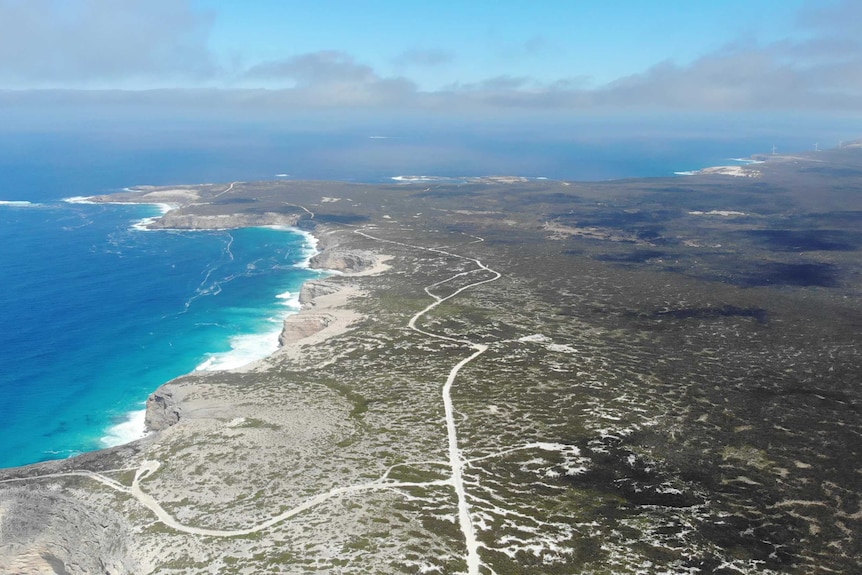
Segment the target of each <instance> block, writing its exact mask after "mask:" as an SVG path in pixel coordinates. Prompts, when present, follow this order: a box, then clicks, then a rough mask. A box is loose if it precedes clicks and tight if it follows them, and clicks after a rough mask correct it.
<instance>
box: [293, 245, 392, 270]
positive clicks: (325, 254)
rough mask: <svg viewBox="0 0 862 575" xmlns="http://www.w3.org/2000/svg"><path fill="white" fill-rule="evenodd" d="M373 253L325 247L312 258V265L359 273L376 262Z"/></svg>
mask: <svg viewBox="0 0 862 575" xmlns="http://www.w3.org/2000/svg"><path fill="white" fill-rule="evenodd" d="M376 261H377V260H376V258H375V256H374V254H373V253H371V252H367V251H364V250H342V249H338V248H335V247H333V248H329V249H325V250H324V251H322V252H321V253H319V254H317V255H316V256H314V257H313V258H311V262H310V264H311V266H312V267H314V268H319V269H327V270H335V271H339V272H345V273H359V272H362V271H364V270H366V269H368V268H371V267H373V266H374V264H375V263H376Z"/></svg>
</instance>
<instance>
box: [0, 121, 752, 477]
mask: <svg viewBox="0 0 862 575" xmlns="http://www.w3.org/2000/svg"><path fill="white" fill-rule="evenodd" d="M109 136H110V137H109ZM216 136H219V135H218V134H216V135H213V134H207V137H206V138H202V137H196V136H195V135H191V136H189V137H187V138H185V139H182V138H178V137H177V136H176V135H174V137H173V138H171V139H169V140H164V141H162V140H160V139H159V138H157V137H155V136H152V137H150V138H146V137H143V136H142V137H140V138H128V139H122V138H119V137H117V136H116V135H105V134H89V135H88V134H74V135H69V134H66V135H63V134H6V133H2V132H0V245H2V246H4V249H2V250H0V282H2V283H0V398H2V402H3V405H4V408H5V409H4V417H3V418H2V419H0V467H8V466H15V465H22V464H26V463H32V462H36V461H42V460H46V459H55V458H62V457H68V456H70V455H74V454H77V453H81V452H83V451H88V450H93V449H98V448H100V447H103V446H105V445H112V444H117V443H121V442H124V441H127V440H129V439H132V438H134V437H136V436H138V435H139V434H140V433H141V429H142V418H141V413H142V412H141V410H142V409H143V404H144V401H145V400H146V398H147V396H148V395H149V394H150V393H151V392H152V391H153V390H155V389H156V388H157V387H158V386H159V385H161V384H162V383H164V382H165V381H168V380H170V379H172V378H174V377H177V376H179V375H182V374H184V373H188V372H190V371H193V370H195V369H218V368H226V367H236V366H239V365H241V364H243V363H245V362H247V361H250V360H252V359H255V358H259V357H262V356H264V355H267V354H268V353H270V352H271V351H273V350H274V349H275V346H276V341H277V339H276V338H277V334H278V331H279V329H280V326H281V320H282V319H283V317H284V316H285V315H286V314H287V313H290V312H291V311H295V309H296V305H297V303H296V298H295V296H296V294H297V293H298V292H299V289H300V286H301V284H302V283H303V282H304V281H306V280H308V279H309V278H312V277H315V276H316V272H314V271H311V270H308V269H306V268H305V267H303V264H304V262H305V261H306V259H307V258H308V256H309V254H310V253H311V245H310V240H309V238H308V237H307V236H303V235H301V234H298V233H296V232H292V231H289V230H276V229H261V228H255V229H242V230H233V231H207V232H178V231H142V230H139V229H136V228H135V227H134V224H135V222H138V221H140V220H141V219H143V218H145V217H150V216H153V215H156V214H157V213H158V211H157V209H156V208H155V207H154V206H142V205H137V206H136V205H92V204H82V203H70V202H67V201H64V199H65V198H70V197H75V196H89V195H94V194H103V193H108V192H111V191H118V190H120V189H122V188H123V187H125V186H133V185H138V184H156V185H158V184H176V183H198V182H224V181H234V180H252V179H274V178H275V177H276V174H288V176H287V177H293V178H315V179H343V180H360V181H369V182H375V181H391V180H390V178H392V177H393V176H399V175H416V174H432V175H439V176H463V175H486V174H501V173H505V174H517V175H525V176H534V177H552V178H568V179H592V178H613V177H629V176H656V175H667V176H669V175H672V173H673V172H674V171H678V170H690V169H697V168H700V167H704V166H707V165H714V164H716V163H720V162H724V163H726V162H725V160H726V159H727V158H730V157H735V156H745V155H748V154H751V153H755V152H760V151H763V149H768V145H767V143H766V142H750V141H748V142H727V141H725V142H718V143H716V142H700V144H699V145H692V144H691V142H670V143H664V144H663V145H658V146H657V145H655V144H654V143H649V142H645V141H642V142H632V141H623V142H617V143H615V144H614V143H605V144H603V145H600V146H599V145H595V144H589V143H578V142H561V141H559V140H558V141H542V140H540V139H532V140H524V141H520V140H517V139H508V140H507V139H501V138H499V137H480V136H470V135H463V136H462V137H460V138H455V139H453V138H452V137H451V135H448V134H446V135H437V136H434V135H433V134H431V135H428V134H426V135H423V134H402V135H400V136H399V137H394V138H391V139H376V138H375V139H369V138H368V137H367V135H365V134H357V133H345V134H323V135H314V134H305V135H296V134H293V135H290V134H276V133H268V134H245V135H244V136H243V137H237V135H236V134H234V133H230V134H222V135H221V136H219V137H216ZM450 140H451V142H450Z"/></svg>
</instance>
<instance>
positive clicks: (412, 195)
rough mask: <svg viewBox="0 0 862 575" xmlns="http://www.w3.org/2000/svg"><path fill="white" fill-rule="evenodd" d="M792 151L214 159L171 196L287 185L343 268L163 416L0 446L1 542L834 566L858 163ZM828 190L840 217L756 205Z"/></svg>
mask: <svg viewBox="0 0 862 575" xmlns="http://www.w3.org/2000/svg"><path fill="white" fill-rule="evenodd" d="M769 164H779V163H778V162H769ZM821 165H822V164H818V168H819V167H820V166H821ZM856 165H857V166H858V165H862V157H860V158H859V159H858V160H857V162H856ZM810 167H811V165H810V164H809V165H803V166H798V167H797V166H796V164H795V163H794V162H786V163H780V164H779V165H773V166H769V165H767V166H764V170H763V173H764V175H763V178H762V179H761V180H753V179H749V178H736V179H733V180H732V179H731V178H723V177H719V178H718V179H716V178H709V177H702V178H693V179H690V180H688V179H687V180H685V181H683V180H682V179H673V178H662V179H651V180H636V181H615V182H600V183H593V184H578V183H567V182H554V181H548V182H518V183H515V184H513V185H511V186H510V185H509V184H499V183H498V184H495V185H493V186H492V185H485V184H482V185H476V184H470V185H468V186H462V185H454V184H453V185H441V186H437V187H434V188H432V187H430V186H428V185H426V184H419V185H415V186H414V187H412V188H406V187H404V185H403V184H402V185H400V186H401V187H399V188H396V187H395V185H391V186H363V185H359V184H346V183H338V182H289V183H283V184H273V183H271V182H269V183H263V182H262V183H248V184H244V185H243V186H237V187H238V188H240V189H239V190H237V192H236V194H230V195H228V194H227V190H224V186H222V187H220V188H216V187H215V186H213V187H211V195H210V199H212V198H213V197H215V198H217V200H218V201H214V202H212V203H209V204H199V205H196V206H194V207H193V208H187V209H186V210H185V211H186V215H188V212H190V211H192V210H195V211H198V210H199V211H201V212H203V214H202V215H204V216H218V215H223V214H224V213H226V212H228V211H230V210H232V209H237V210H243V211H244V212H245V213H246V214H250V215H252V216H254V215H260V214H262V213H264V212H266V211H271V210H273V209H275V210H278V209H281V210H283V212H282V216H284V217H298V218H299V220H298V221H299V227H300V229H301V230H303V231H304V232H306V233H310V234H311V235H312V237H314V238H316V239H318V240H319V248H320V253H319V254H317V255H316V256H315V257H313V258H309V260H308V265H309V266H315V267H321V268H325V269H339V270H341V273H333V274H332V275H330V276H328V277H326V278H322V279H314V280H309V281H306V282H305V283H304V284H303V286H302V289H301V290H300V298H299V299H300V301H301V303H302V309H301V311H300V313H298V314H295V315H293V316H290V318H288V319H287V320H286V321H284V323H283V326H282V334H281V335H282V342H281V343H282V346H281V348H280V349H279V351H277V352H276V353H274V354H273V355H271V356H269V357H267V358H265V359H262V360H260V361H259V362H256V363H254V364H252V365H249V366H246V367H244V368H242V369H237V370H230V371H221V372H210V373H190V374H188V375H185V376H182V377H179V378H176V379H173V380H171V381H170V382H167V383H166V384H164V385H162V386H160V387H159V388H158V389H157V390H156V392H154V393H153V394H152V396H151V403H152V405H150V406H149V407H150V410H149V412H150V414H152V418H151V419H152V420H153V421H152V423H153V425H154V426H156V427H158V426H161V428H160V429H159V430H158V432H157V433H153V434H151V435H150V436H148V438H146V439H144V440H141V441H137V442H132V443H130V444H126V445H123V446H120V447H116V448H112V449H106V450H102V451H98V452H92V453H88V454H85V455H82V456H80V457H77V458H74V459H69V460H62V461H55V462H50V463H46V464H39V465H35V466H29V467H27V468H20V469H16V470H13V471H8V470H5V471H4V473H0V482H2V490H3V494H4V498H3V502H2V504H0V513H3V516H4V519H5V520H4V522H2V524H0V535H2V536H3V537H2V539H5V541H4V544H3V545H0V547H2V550H0V551H2V552H0V570H3V569H4V568H6V570H9V571H12V572H31V571H22V570H20V569H19V570H18V571H15V569H12V567H9V566H10V565H11V566H13V567H16V566H18V565H20V564H21V562H22V561H26V560H32V561H33V564H34V565H35V564H37V563H38V562H40V561H41V562H42V563H41V564H40V566H41V565H47V562H48V561H51V562H53V563H55V564H58V565H59V564H60V563H61V562H62V564H63V565H64V566H66V567H65V569H66V571H68V572H70V573H72V572H75V573H79V572H81V573H84V572H95V571H96V570H97V569H98V570H99V571H98V572H106V573H111V574H119V573H128V572H134V573H212V572H219V573H225V574H228V573H230V574H236V575H241V574H242V573H246V572H251V571H254V572H268V571H272V570H273V569H280V570H281V571H284V572H288V571H290V572H293V571H299V570H303V571H309V572H312V571H313V572H335V571H339V570H343V569H342V567H344V566H346V565H349V566H351V568H352V570H351V572H357V573H358V572H377V573H396V572H402V573H403V572H417V571H419V570H424V571H429V572H430V571H434V572H441V573H450V572H464V571H465V566H469V568H470V569H471V570H472V572H479V571H481V570H482V566H486V567H487V568H488V569H493V570H495V571H501V572H502V571H512V572H521V571H524V572H526V570H525V569H524V566H526V565H528V562H527V561H525V559H526V558H533V557H541V559H542V563H541V565H540V566H539V567H537V569H545V568H546V567H547V565H554V566H555V567H554V569H555V570H559V571H561V572H562V571H566V572H586V571H591V570H602V569H604V570H607V568H609V567H608V566H609V565H613V566H619V570H620V572H635V571H637V570H638V569H641V570H642V567H643V565H644V564H646V561H650V562H651V564H653V565H659V566H660V568H664V569H666V570H676V571H678V570H680V569H681V568H683V567H686V566H691V565H692V564H691V563H684V562H685V561H688V558H691V557H695V558H704V560H706V559H709V560H710V561H711V562H710V563H705V564H703V565H702V566H705V568H712V567H715V566H717V565H719V564H721V565H726V566H728V568H729V569H732V570H736V571H738V572H740V573H752V574H753V573H779V572H790V571H788V566H789V565H790V564H791V563H792V564H793V565H794V567H793V569H792V571H793V572H794V573H795V572H800V573H801V572H803V571H804V572H811V571H812V569H811V566H819V565H821V564H825V569H828V570H830V571H840V572H843V571H844V570H846V569H848V568H850V569H851V570H852V566H855V563H856V561H855V556H854V554H853V553H852V550H853V549H855V548H857V547H858V533H860V531H859V527H860V523H859V521H860V520H859V515H858V513H857V511H856V509H855V508H854V507H852V505H851V506H850V507H847V505H846V504H844V503H842V501H853V499H852V497H853V496H854V495H855V494H858V482H857V477H856V474H855V472H854V469H855V468H851V466H846V465H843V464H844V463H845V462H853V461H858V457H859V454H858V450H857V449H855V446H854V445H853V444H852V442H842V441H841V440H842V438H845V437H846V433H848V432H852V433H854V434H857V435H858V431H859V425H860V424H859V420H858V418H857V417H855V416H856V415H857V411H858V410H857V409H856V407H857V406H858V390H856V389H855V388H854V387H852V383H853V382H854V381H855V379H852V378H851V377H848V376H849V375H851V374H852V373H855V372H857V371H858V366H859V361H860V356H859V353H858V349H859V348H858V330H856V327H857V326H856V325H855V320H856V319H857V318H858V317H859V313H860V311H859V303H858V302H859V299H858V297H856V296H857V295H858V288H857V286H856V285H855V284H852V283H851V282H850V281H849V280H848V279H847V278H848V277H858V270H859V264H858V259H857V257H858V253H859V251H858V250H862V240H860V239H859V238H858V236H857V235H854V234H856V233H857V230H856V229H855V227H854V222H855V221H856V220H848V221H845V220H844V219H839V218H838V216H839V215H842V214H845V213H846V212H848V211H852V212H853V213H857V212H858V211H859V210H860V208H859V205H860V202H862V199H860V198H859V197H858V195H855V194H848V193H847V190H848V189H855V187H857V185H858V182H859V177H860V176H859V175H858V174H860V173H862V172H859V171H853V170H849V169H843V170H842V169H835V170H834V171H830V172H828V175H829V177H828V178H827V177H825V176H824V172H823V171H822V169H821V170H819V171H815V170H811V169H810ZM731 182H732V183H731ZM814 187H816V189H817V190H819V191H820V193H818V194H816V198H812V194H811V193H809V190H811V189H812V188H814ZM229 188H233V185H231V186H229ZM716 190H720V192H721V193H715V192H716ZM765 192H768V193H765ZM219 194H221V195H219ZM776 198H778V199H780V200H781V202H780V204H781V206H782V207H781V209H780V211H775V210H774V209H773V208H774V207H775V205H776ZM202 199H203V200H206V197H202ZM285 200H289V201H290V202H297V203H296V204H293V203H291V204H288V203H287V202H286V201H285ZM297 204H302V205H304V206H305V207H301V206H297ZM824 205H825V206H831V205H838V206H839V207H840V209H841V210H843V211H842V212H839V213H838V214H837V215H835V216H833V217H832V218H831V219H830V220H828V221H829V226H827V229H831V228H832V227H833V226H834V227H836V228H839V227H840V230H841V233H840V234H839V233H838V232H831V235H830V236H828V237H827V239H831V240H833V241H832V242H831V243H825V241H820V240H821V239H822V238H819V237H818V238H814V237H812V236H808V235H806V234H801V233H799V232H798V231H794V232H793V233H789V232H788V234H787V235H786V236H783V235H781V234H774V233H772V232H769V230H771V229H775V228H776V227H777V226H778V225H780V224H781V223H782V222H783V221H784V218H785V217H786V216H787V214H796V213H797V211H798V212H801V213H803V214H810V213H816V214H817V215H818V217H819V218H822V217H824V216H823V215H822V210H823V206H824ZM285 206H293V208H291V207H285ZM668 207H672V208H673V209H668ZM294 208H296V209H294ZM477 208H484V209H477ZM180 210H181V211H182V210H183V209H182V208H180ZM303 210H304V212H303ZM309 210H314V212H317V213H312V212H311V211H309ZM300 212H303V213H305V212H307V214H306V216H303V215H302V213H300ZM740 214H746V215H745V216H744V217H743V216H742V215H740ZM713 216H721V217H713ZM222 219H224V218H222ZM300 220H301V221H300ZM209 221H214V219H213V218H212V217H210V218H209ZM818 222H819V220H818ZM822 227H824V226H823V225H822V224H821V227H817V226H816V225H814V224H811V225H809V226H808V227H807V228H805V230H809V231H810V232H811V233H812V234H813V233H815V232H816V231H818V230H820V229H821V228H822ZM764 230H766V232H764ZM587 232H591V233H587ZM815 239H816V240H818V241H817V242H815ZM779 240H782V241H783V243H781V244H777V242H778V241H779ZM802 240H806V241H807V242H808V243H807V244H806V245H804V246H803V247H806V248H808V249H806V250H804V251H805V253H798V252H799V250H793V251H789V250H787V249H784V246H785V245H787V246H790V247H793V246H798V245H802V244H801V241H802ZM838 240H842V242H843V243H840V244H839V243H838ZM851 241H852V244H851ZM719 244H721V245H719ZM704 246H707V247H704ZM850 247H854V248H855V249H853V250H851V249H849V248H850ZM381 250H383V252H384V253H386V254H393V256H394V257H395V258H397V259H395V260H394V261H393V262H392V264H393V266H392V269H391V271H390V272H389V273H382V274H381V273H380V272H382V271H385V270H386V266H388V265H389V264H388V263H387V257H386V256H383V255H382V254H381ZM669 263H672V264H673V268H669V267H668V264H669ZM764 264H765V265H764ZM815 264H817V265H815ZM823 270H825V271H823ZM788 271H798V272H799V273H797V274H795V275H793V274H789V273H787V272H788ZM818 271H821V272H822V273H821V274H820V275H817V274H816V273H814V272H818ZM802 272H805V274H804V275H803V274H802ZM371 274H379V275H374V276H372V275H371ZM829 274H832V275H829ZM853 274H855V275H853ZM366 276H368V277H366ZM498 279H499V280H500V281H497V280H498ZM803 280H804V281H803ZM827 280H829V281H827ZM292 291H296V290H292ZM471 350H472V351H471ZM833 367H834V368H835V371H834V372H833V370H832V368H833ZM751 374H755V375H756V377H752V376H751ZM815 378H816V379H815ZM441 399H442V403H441ZM764 407H767V408H768V409H769V411H768V412H767V413H764V411H763V409H762V408H764ZM444 418H445V419H444ZM444 421H445V425H444ZM447 446H448V449H447ZM824 446H829V449H824ZM456 500H457V506H456V505H455V503H456ZM561 502H562V503H565V507H561ZM812 510H814V511H816V513H812ZM727 518H731V519H727ZM621 524H624V525H626V526H627V529H626V530H625V531H621V530H620V529H619V527H620V525H621ZM583 526H589V531H588V532H587V531H583V530H582V527H583ZM813 535H816V538H814V539H812V536H813ZM643 541H649V542H650V545H649V547H646V548H645V547H641V546H640V543H641V542H643ZM599 546H601V549H602V550H603V554H601V555H596V554H595V553H594V550H596V549H598V548H599ZM465 550H466V554H465ZM4 553H5V554H4ZM97 562H98V566H96V567H90V565H91V564H93V565H94V564H96V563H97ZM818 569H819V567H818ZM814 570H816V569H814ZM43 571H44V572H51V571H48V570H47V569H43ZM32 572H38V571H35V570H32ZM55 572H56V571H55ZM530 572H532V571H530ZM536 572H537V573H538V572H539V571H538V570H537V571H536ZM542 572H544V571H542Z"/></svg>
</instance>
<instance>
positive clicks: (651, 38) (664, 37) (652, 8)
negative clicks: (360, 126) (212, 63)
mask: <svg viewBox="0 0 862 575" xmlns="http://www.w3.org/2000/svg"><path fill="white" fill-rule="evenodd" d="M802 4H803V2H802V1H798V0H797V1H793V0H784V1H777V0H748V1H746V2H740V1H731V0H725V1H722V2H693V1H691V0H685V1H683V0H666V1H664V2H645V1H643V0H616V1H611V2H597V1H589V2H588V1H578V0H544V1H539V2H524V1H523V0H518V1H513V0H473V1H469V2H465V1H463V0H462V1H452V0H449V1H438V2H421V3H420V2H394V1H391V0H370V1H363V2H350V1H344V0H323V1H319V2H309V3H304V2H303V3H301V2H279V1H273V0H257V1H255V2H247V3H239V2H231V1H228V0H198V1H197V3H196V6H198V7H200V8H201V9H204V10H209V11H211V13H212V14H213V16H214V20H213V25H212V29H211V35H210V40H211V45H212V47H213V50H214V51H215V52H216V53H217V54H218V56H219V59H220V60H221V61H222V62H231V61H232V60H235V61H239V62H243V63H244V64H246V65H248V64H252V63H254V62H260V61H268V60H269V61H271V60H278V59H281V58H284V57H287V56H290V55H295V54H303V53H314V52H319V51H333V50H334V51H341V52H344V53H347V54H350V55H351V56H353V57H354V58H355V59H356V60H357V61H358V62H361V63H364V64H368V65H370V66H371V67H372V68H374V69H375V70H376V71H378V73H380V74H383V75H392V76H396V75H407V76H409V77H410V78H411V79H413V80H414V81H415V82H416V83H417V84H418V86H419V88H420V89H425V90H436V89H442V88H445V87H447V86H452V85H459V84H460V85H464V84H474V83H477V82H479V81H482V80H486V79H488V78H496V77H516V78H522V77H528V78H531V79H535V80H537V81H541V82H555V81H559V80H570V79H572V80H576V81H580V82H585V83H586V84H587V85H592V86H595V85H600V84H603V83H607V82H610V81H612V80H615V79H617V78H619V77H622V76H625V75H629V74H635V73H638V72H642V71H644V70H646V69H648V68H649V67H650V66H652V65H654V64H656V63H658V62H662V61H665V60H672V61H675V62H677V63H679V64H687V63H690V62H692V61H693V60H695V59H696V58H698V57H699V56H702V55H704V54H708V53H711V52H714V51H716V50H719V49H720V48H722V47H723V46H725V45H726V44H728V43H733V42H751V41H759V42H762V43H771V42H775V41H778V40H781V39H784V38H786V37H793V36H794V35H795V34H798V33H799V30H797V29H796V22H795V20H796V18H797V13H798V8H799V7H801V5H802Z"/></svg>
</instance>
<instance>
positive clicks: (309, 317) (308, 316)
mask: <svg viewBox="0 0 862 575" xmlns="http://www.w3.org/2000/svg"><path fill="white" fill-rule="evenodd" d="M334 321H335V317H333V316H332V315H331V314H328V313H300V314H297V315H291V316H288V317H287V319H285V320H284V327H283V328H282V330H281V334H280V335H279V336H278V344H279V345H281V346H284V345H287V344H290V343H293V342H296V341H299V340H301V339H304V338H306V337H309V336H312V335H314V334H316V333H317V332H319V331H322V330H323V329H324V328H326V326H328V325H330V324H332V323H333V322H334Z"/></svg>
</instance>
